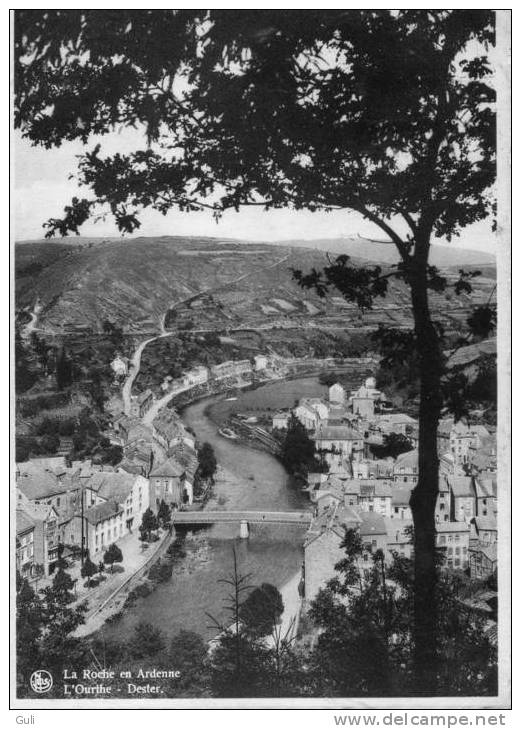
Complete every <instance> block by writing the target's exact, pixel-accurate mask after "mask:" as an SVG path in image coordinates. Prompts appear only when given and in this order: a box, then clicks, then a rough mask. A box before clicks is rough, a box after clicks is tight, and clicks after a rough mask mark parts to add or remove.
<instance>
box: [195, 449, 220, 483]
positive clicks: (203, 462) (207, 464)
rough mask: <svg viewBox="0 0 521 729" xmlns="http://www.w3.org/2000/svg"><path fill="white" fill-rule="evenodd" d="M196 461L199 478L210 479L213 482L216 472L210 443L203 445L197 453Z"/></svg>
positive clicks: (215, 460) (213, 453)
mask: <svg viewBox="0 0 521 729" xmlns="http://www.w3.org/2000/svg"><path fill="white" fill-rule="evenodd" d="M197 459H198V461H199V469H198V470H199V475H200V476H201V478H210V479H212V480H213V477H214V475H215V472H216V470H217V459H216V457H215V451H214V449H213V446H212V444H211V443H203V445H202V446H201V447H200V448H199V450H198V451H197Z"/></svg>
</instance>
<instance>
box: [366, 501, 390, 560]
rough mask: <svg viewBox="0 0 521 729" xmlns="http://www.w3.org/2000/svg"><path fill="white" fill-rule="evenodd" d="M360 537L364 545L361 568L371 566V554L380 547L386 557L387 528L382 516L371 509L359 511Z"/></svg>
mask: <svg viewBox="0 0 521 729" xmlns="http://www.w3.org/2000/svg"><path fill="white" fill-rule="evenodd" d="M360 517H361V519H362V522H361V524H360V537H361V539H362V544H363V546H364V553H363V555H362V563H361V567H362V569H364V570H366V569H367V568H368V567H370V566H371V556H372V555H374V553H375V552H376V551H377V550H379V549H381V550H382V552H383V553H384V555H386V557H387V528H386V526H385V520H384V517H383V516H382V515H381V514H376V513H375V512H372V511H361V512H360Z"/></svg>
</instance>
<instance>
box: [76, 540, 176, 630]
mask: <svg viewBox="0 0 521 729" xmlns="http://www.w3.org/2000/svg"><path fill="white" fill-rule="evenodd" d="M128 537H131V538H133V540H134V541H135V540H137V534H133V535H128ZM128 537H127V539H128ZM174 538H175V530H173V529H172V530H170V531H166V532H164V533H163V534H162V535H161V536H160V538H159V539H158V541H157V542H151V543H149V544H148V548H147V549H146V551H145V550H142V548H141V543H140V544H139V549H141V552H140V553H139V552H138V551H136V549H135V547H136V545H135V544H134V543H132V544H130V545H129V544H126V545H125V544H124V543H123V542H124V539H123V540H120V542H119V543H118V546H119V547H120V548H121V549H122V552H123V558H124V564H125V563H126V562H125V559H126V558H128V556H129V551H130V550H129V547H130V546H131V547H134V549H133V550H132V551H133V552H134V554H133V561H132V571H131V572H128V571H125V570H124V571H122V572H117V573H116V574H110V573H109V574H108V576H107V580H106V582H104V583H101V584H100V585H99V587H97V588H91V590H92V592H90V591H89V590H87V592H86V593H85V594H84V595H83V596H82V598H81V599H79V600H78V603H80V602H86V604H87V605H88V611H87V613H86V615H85V622H84V623H83V625H80V627H79V628H78V629H77V631H76V633H75V635H77V636H86V635H90V634H91V633H94V632H96V631H97V630H99V629H100V628H101V627H102V626H103V624H104V623H105V621H106V620H107V619H109V618H110V617H111V616H113V615H114V614H115V613H117V612H118V611H119V610H121V609H122V607H123V606H124V603H125V601H126V600H127V598H128V595H129V593H130V591H131V590H132V589H133V588H134V587H135V586H136V585H137V583H138V582H139V581H140V580H141V578H142V577H143V576H144V575H145V574H146V573H147V572H148V570H149V569H150V568H151V567H152V565H153V564H154V563H155V562H157V561H158V560H159V559H160V558H161V557H162V556H163V555H164V554H165V552H166V550H167V549H168V547H169V546H170V544H171V543H172V541H173V539H174ZM78 569H79V568H78ZM71 576H72V575H71ZM85 598H86V599H85Z"/></svg>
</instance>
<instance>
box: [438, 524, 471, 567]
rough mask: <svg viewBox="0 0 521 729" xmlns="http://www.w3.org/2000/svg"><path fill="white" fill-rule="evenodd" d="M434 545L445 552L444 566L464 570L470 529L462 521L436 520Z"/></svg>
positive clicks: (466, 561)
mask: <svg viewBox="0 0 521 729" xmlns="http://www.w3.org/2000/svg"><path fill="white" fill-rule="evenodd" d="M435 529H436V546H437V547H438V548H440V549H442V550H443V551H444V552H445V558H446V566H447V567H448V568H449V569H461V570H464V569H466V568H467V566H468V560H469V555H468V551H469V546H470V545H469V538H470V530H469V526H468V524H466V523H465V522H463V521H459V522H458V521H444V522H437V523H436V525H435Z"/></svg>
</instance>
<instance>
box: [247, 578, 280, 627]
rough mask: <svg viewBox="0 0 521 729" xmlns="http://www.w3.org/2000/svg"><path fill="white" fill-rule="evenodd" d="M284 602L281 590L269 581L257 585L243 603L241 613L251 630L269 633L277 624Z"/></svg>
mask: <svg viewBox="0 0 521 729" xmlns="http://www.w3.org/2000/svg"><path fill="white" fill-rule="evenodd" d="M283 610H284V603H283V602H282V595H281V594H280V592H279V590H278V589H277V588H276V587H275V586H274V585H270V584H269V583H267V582H263V583H262V585H261V586H260V587H256V588H255V589H254V590H252V592H250V594H249V595H248V597H247V598H246V600H245V601H244V602H243V603H242V605H241V610H240V615H241V618H242V620H243V621H244V623H245V624H246V626H247V628H248V629H249V630H252V631H253V632H255V633H257V634H259V635H268V634H269V633H271V632H272V631H273V629H274V627H275V625H276V624H277V622H278V620H279V618H280V616H281V615H282V612H283Z"/></svg>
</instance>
